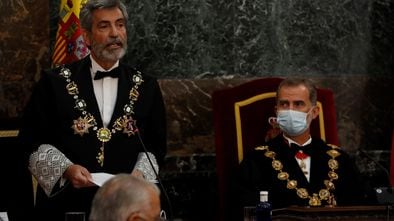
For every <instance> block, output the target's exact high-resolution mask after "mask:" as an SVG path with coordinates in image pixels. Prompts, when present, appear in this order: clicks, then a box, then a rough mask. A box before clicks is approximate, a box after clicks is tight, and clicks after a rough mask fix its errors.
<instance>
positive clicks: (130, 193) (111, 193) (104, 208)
mask: <svg viewBox="0 0 394 221" xmlns="http://www.w3.org/2000/svg"><path fill="white" fill-rule="evenodd" d="M152 190H153V191H154V192H156V193H157V195H158V196H159V195H160V190H159V188H158V187H157V186H156V185H155V184H153V183H150V182H148V181H145V180H143V179H140V178H136V177H134V176H132V175H130V174H118V175H116V176H115V177H113V178H111V179H110V180H109V181H107V182H105V184H104V185H103V186H102V187H100V189H99V190H98V191H97V193H96V195H95V196H94V199H93V202H92V210H91V212H90V217H89V221H119V220H127V218H128V216H129V215H130V214H131V213H133V212H137V211H139V210H140V209H141V207H143V206H144V205H146V203H147V202H149V199H150V194H151V193H152Z"/></svg>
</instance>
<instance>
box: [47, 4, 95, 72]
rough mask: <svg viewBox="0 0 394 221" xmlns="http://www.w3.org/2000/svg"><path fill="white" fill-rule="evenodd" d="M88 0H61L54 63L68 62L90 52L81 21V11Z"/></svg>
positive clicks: (53, 56) (55, 64)
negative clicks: (83, 34) (84, 38)
mask: <svg viewBox="0 0 394 221" xmlns="http://www.w3.org/2000/svg"><path fill="white" fill-rule="evenodd" d="M86 1H87V0H61V2H60V12H59V24H58V30H57V34H56V42H55V46H54V50H53V55H52V65H54V66H57V65H62V64H68V63H71V62H73V61H77V60H79V59H82V58H84V57H85V56H86V55H88V54H89V49H88V48H87V46H86V45H85V43H84V40H83V37H82V31H81V25H80V22H79V12H80V11H81V8H82V6H83V5H84V4H85V3H86Z"/></svg>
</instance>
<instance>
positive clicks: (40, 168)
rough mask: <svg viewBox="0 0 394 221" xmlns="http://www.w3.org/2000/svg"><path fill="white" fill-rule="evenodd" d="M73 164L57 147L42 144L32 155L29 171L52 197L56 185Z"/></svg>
mask: <svg viewBox="0 0 394 221" xmlns="http://www.w3.org/2000/svg"><path fill="white" fill-rule="evenodd" d="M72 164H73V163H72V162H71V161H70V160H69V159H68V158H67V157H66V156H65V155H64V154H63V153H62V152H60V151H59V150H58V149H57V148H56V147H54V146H52V145H50V144H41V145H40V146H39V147H38V150H37V151H35V152H33V153H32V154H31V155H30V159H29V170H30V172H31V173H32V174H33V176H34V177H35V178H36V179H37V182H38V183H39V184H40V186H41V187H42V188H43V190H44V192H45V193H46V195H47V196H50V195H51V192H52V190H53V188H54V186H55V184H56V183H57V182H58V180H59V179H60V178H61V177H62V175H63V173H64V171H66V169H67V168H68V167H69V166H71V165H72Z"/></svg>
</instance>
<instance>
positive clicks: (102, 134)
mask: <svg viewBox="0 0 394 221" xmlns="http://www.w3.org/2000/svg"><path fill="white" fill-rule="evenodd" d="M60 75H62V76H63V77H64V78H65V79H66V82H67V84H66V90H67V93H68V94H69V95H70V96H72V97H73V99H74V101H75V107H74V108H75V109H77V110H78V111H79V112H80V113H81V116H80V117H78V119H76V120H73V125H72V126H71V128H72V129H73V130H74V134H79V135H80V136H83V135H84V134H88V133H89V129H90V128H92V130H93V131H95V133H96V135H97V139H98V140H99V141H101V147H100V149H99V152H98V154H97V157H96V159H97V162H98V163H99V164H100V166H101V167H102V166H104V144H105V143H106V142H108V141H110V140H111V136H112V134H114V133H116V132H118V131H122V132H123V133H125V134H127V136H131V135H134V134H135V133H136V132H137V130H138V129H137V127H136V126H135V120H134V119H133V117H132V115H133V114H134V103H135V102H136V101H137V100H138V97H139V92H138V87H139V86H140V85H141V84H142V82H143V81H144V80H143V79H142V74H141V72H139V71H137V74H135V75H133V77H132V80H133V82H134V86H133V87H132V88H131V89H130V92H129V103H128V104H125V106H124V107H123V115H122V116H121V117H119V118H118V119H116V120H115V122H114V124H113V125H112V129H109V128H107V127H101V128H98V127H97V121H96V119H95V118H94V116H93V115H92V114H91V113H89V112H87V110H86V107H87V105H86V102H85V100H84V99H82V98H80V97H79V90H78V85H77V84H76V83H75V82H74V81H72V80H71V75H72V73H71V71H70V69H68V68H66V67H62V68H61V69H60Z"/></svg>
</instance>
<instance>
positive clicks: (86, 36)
mask: <svg viewBox="0 0 394 221" xmlns="http://www.w3.org/2000/svg"><path fill="white" fill-rule="evenodd" d="M81 31H82V37H83V41H84V42H85V44H86V46H88V47H90V37H89V31H87V30H86V29H83V28H82V29H81Z"/></svg>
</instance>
